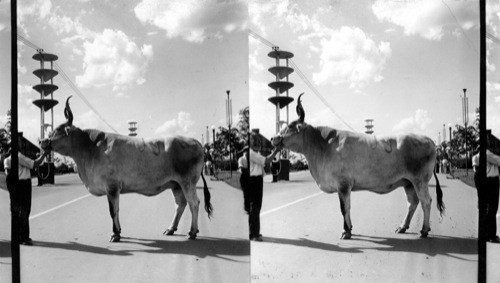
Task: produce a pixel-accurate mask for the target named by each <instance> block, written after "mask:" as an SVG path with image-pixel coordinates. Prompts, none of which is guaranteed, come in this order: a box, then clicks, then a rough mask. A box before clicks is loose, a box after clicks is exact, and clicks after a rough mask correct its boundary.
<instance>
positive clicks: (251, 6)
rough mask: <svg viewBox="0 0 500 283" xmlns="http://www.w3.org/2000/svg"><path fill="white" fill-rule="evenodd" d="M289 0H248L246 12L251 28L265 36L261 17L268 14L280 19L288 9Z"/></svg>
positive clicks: (264, 27)
mask: <svg viewBox="0 0 500 283" xmlns="http://www.w3.org/2000/svg"><path fill="white" fill-rule="evenodd" d="M289 5H290V3H289V1H288V0H282V1H249V3H248V13H249V20H250V24H251V28H252V30H254V31H255V32H257V33H259V34H261V35H263V36H265V35H266V26H265V25H264V24H263V20H262V19H263V18H266V17H268V16H270V15H272V16H273V17H275V18H277V19H280V18H283V17H284V16H285V14H286V13H287V12H288V11H289Z"/></svg>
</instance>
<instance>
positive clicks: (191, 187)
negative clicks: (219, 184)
mask: <svg viewBox="0 0 500 283" xmlns="http://www.w3.org/2000/svg"><path fill="white" fill-rule="evenodd" d="M182 191H183V192H184V197H185V198H186V201H187V203H188V204H189V210H191V230H190V231H189V236H188V238H189V239H191V240H194V239H196V235H197V234H198V210H199V207H200V200H199V199H198V195H197V194H196V183H194V184H193V182H190V183H186V184H184V185H183V186H182Z"/></svg>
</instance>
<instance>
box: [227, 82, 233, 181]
mask: <svg viewBox="0 0 500 283" xmlns="http://www.w3.org/2000/svg"><path fill="white" fill-rule="evenodd" d="M229 92H230V91H229V90H226V93H227V101H226V121H227V127H228V129H229V131H228V133H227V135H228V140H229V172H230V174H231V178H232V177H233V167H232V159H231V124H232V123H233V109H232V108H233V105H232V102H231V98H230V97H229Z"/></svg>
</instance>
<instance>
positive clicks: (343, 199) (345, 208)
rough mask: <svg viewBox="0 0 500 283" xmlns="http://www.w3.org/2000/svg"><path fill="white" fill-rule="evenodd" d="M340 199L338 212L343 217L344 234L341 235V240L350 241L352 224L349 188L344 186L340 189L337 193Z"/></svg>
mask: <svg viewBox="0 0 500 283" xmlns="http://www.w3.org/2000/svg"><path fill="white" fill-rule="evenodd" d="M338 194H339V199H340V210H341V212H342V216H343V217H344V232H343V233H342V236H341V237H340V238H341V239H350V238H351V236H352V234H351V230H352V223H351V187H350V186H345V187H343V188H340V189H339V191H338Z"/></svg>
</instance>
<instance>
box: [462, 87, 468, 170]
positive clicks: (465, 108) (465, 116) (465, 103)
mask: <svg viewBox="0 0 500 283" xmlns="http://www.w3.org/2000/svg"><path fill="white" fill-rule="evenodd" d="M463 91H464V96H463V97H462V115H463V116H462V118H463V120H464V146H465V174H466V175H467V176H468V175H469V166H468V164H467V161H468V160H469V151H468V150H467V123H469V98H467V89H466V88H464V89H463Z"/></svg>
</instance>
